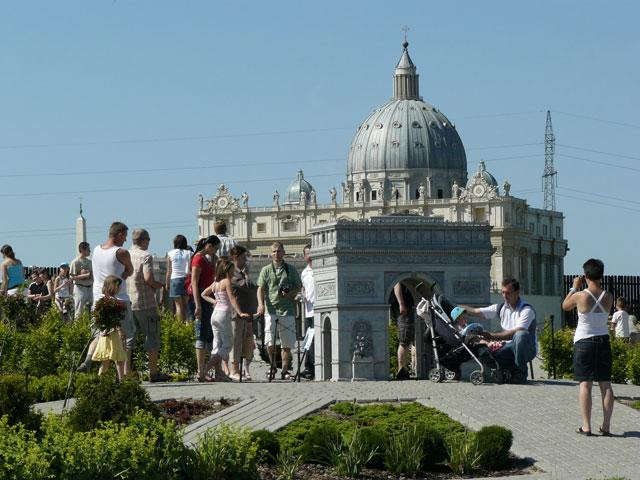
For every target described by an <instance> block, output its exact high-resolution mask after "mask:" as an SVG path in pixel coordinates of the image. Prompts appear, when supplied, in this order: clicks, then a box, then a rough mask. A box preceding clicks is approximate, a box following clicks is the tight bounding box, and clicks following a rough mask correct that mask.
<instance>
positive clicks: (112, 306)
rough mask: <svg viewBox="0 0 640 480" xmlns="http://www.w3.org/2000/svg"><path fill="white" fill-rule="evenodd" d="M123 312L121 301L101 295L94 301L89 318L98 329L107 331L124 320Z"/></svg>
mask: <svg viewBox="0 0 640 480" xmlns="http://www.w3.org/2000/svg"><path fill="white" fill-rule="evenodd" d="M124 312H125V306H124V304H123V303H122V302H120V301H118V300H116V299H115V298H113V297H102V298H101V299H100V300H98V301H97V302H96V306H95V308H94V309H93V312H91V318H92V319H93V323H94V324H95V326H96V327H97V328H98V329H99V330H101V331H103V332H108V331H110V330H113V329H114V328H118V327H119V326H120V323H121V322H122V320H124Z"/></svg>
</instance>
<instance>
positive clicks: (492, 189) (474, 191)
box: [460, 161, 500, 201]
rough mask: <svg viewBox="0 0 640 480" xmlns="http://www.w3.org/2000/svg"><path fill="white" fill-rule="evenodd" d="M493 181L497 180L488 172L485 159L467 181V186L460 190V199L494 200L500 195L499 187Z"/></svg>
mask: <svg viewBox="0 0 640 480" xmlns="http://www.w3.org/2000/svg"><path fill="white" fill-rule="evenodd" d="M493 182H495V180H494V179H493V177H492V176H491V174H489V172H487V169H486V167H485V165H484V162H483V161H480V164H479V165H478V171H477V172H476V173H475V174H474V175H473V177H472V178H471V179H470V180H469V182H467V187H466V188H462V189H461V192H460V200H462V201H465V200H466V201H469V200H472V199H473V200H493V199H495V198H498V197H499V196H500V194H499V192H498V187H497V185H495V184H494V183H493Z"/></svg>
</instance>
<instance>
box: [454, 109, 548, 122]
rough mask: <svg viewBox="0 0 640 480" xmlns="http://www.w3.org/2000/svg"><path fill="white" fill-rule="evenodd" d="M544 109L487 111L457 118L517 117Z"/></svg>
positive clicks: (540, 111) (457, 118)
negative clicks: (503, 111)
mask: <svg viewBox="0 0 640 480" xmlns="http://www.w3.org/2000/svg"><path fill="white" fill-rule="evenodd" d="M542 112H543V110H529V111H526V112H505V113H487V114H480V115H467V116H465V117H456V120H474V119H476V118H497V117H515V116H517V115H531V114H534V113H542Z"/></svg>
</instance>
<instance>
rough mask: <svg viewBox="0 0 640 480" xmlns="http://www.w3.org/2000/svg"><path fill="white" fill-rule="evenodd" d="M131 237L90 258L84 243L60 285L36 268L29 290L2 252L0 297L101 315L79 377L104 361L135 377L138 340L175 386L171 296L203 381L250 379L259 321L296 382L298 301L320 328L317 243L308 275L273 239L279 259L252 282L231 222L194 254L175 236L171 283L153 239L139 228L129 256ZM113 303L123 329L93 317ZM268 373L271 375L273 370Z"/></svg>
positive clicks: (42, 308) (285, 375)
mask: <svg viewBox="0 0 640 480" xmlns="http://www.w3.org/2000/svg"><path fill="white" fill-rule="evenodd" d="M128 231H129V229H128V227H127V226H126V225H125V224H123V223H121V222H114V223H113V224H112V225H111V227H110V229H109V232H108V237H107V239H106V240H105V242H104V243H102V244H101V245H98V246H97V247H95V248H94V249H93V252H91V248H90V245H89V244H88V243H87V242H82V243H80V244H79V245H78V256H77V257H76V258H75V259H74V260H73V261H72V262H71V263H70V264H67V263H63V264H61V265H60V266H59V268H58V273H57V275H56V276H55V278H54V279H53V280H52V279H51V278H50V276H49V271H48V270H47V269H44V268H43V269H38V268H34V269H32V271H31V274H30V275H31V283H30V284H29V285H28V287H27V288H26V289H23V286H24V284H25V278H24V268H23V265H22V262H21V261H20V260H19V259H18V258H16V256H15V254H14V252H13V249H12V248H11V247H10V246H9V245H5V246H3V247H2V255H3V262H2V266H1V270H2V280H3V281H2V289H1V290H0V292H1V293H2V294H6V295H17V294H19V293H21V292H22V293H24V294H25V298H26V299H27V301H30V302H33V303H34V304H35V306H36V314H37V315H41V314H42V313H44V312H46V311H47V310H49V309H50V308H51V306H52V305H55V307H56V308H58V309H59V310H60V312H61V313H62V314H63V316H65V315H66V317H64V318H66V319H68V321H71V320H72V318H73V316H75V317H76V318H77V317H78V316H79V315H81V314H82V313H83V312H91V311H93V312H94V315H93V317H94V323H93V328H92V341H91V343H90V344H89V346H88V348H87V355H86V358H84V360H83V361H82V363H81V364H80V365H79V366H78V371H89V370H90V369H91V368H92V367H93V366H94V364H96V363H99V364H100V370H99V371H100V373H103V372H104V371H106V370H107V369H108V368H109V365H110V364H111V363H112V362H113V363H114V364H115V366H116V370H117V373H118V376H119V377H122V376H126V375H131V374H132V365H131V360H132V359H131V354H132V351H133V350H134V349H135V346H136V336H137V334H138V333H141V334H142V337H143V338H144V351H145V352H146V353H147V356H148V359H149V360H148V361H149V364H148V368H149V380H150V381H151V382H159V381H166V380H168V379H169V376H168V375H166V374H165V373H162V372H160V371H159V370H158V352H159V348H160V328H161V322H160V312H159V307H160V305H161V304H162V303H164V302H165V299H166V296H168V300H169V302H170V304H171V306H172V307H173V309H174V311H175V315H176V317H177V318H178V319H179V320H180V321H183V322H185V323H192V325H193V328H194V332H195V345H194V347H195V358H196V360H197V373H196V380H197V381H199V382H212V381H218V382H228V381H232V380H236V381H237V380H240V379H241V377H242V378H243V379H244V380H251V371H250V365H251V361H252V359H253V353H254V349H255V339H256V335H258V334H261V333H262V329H259V328H258V325H257V324H258V322H261V327H262V328H263V329H264V333H263V334H262V335H263V336H264V345H265V351H266V354H267V355H268V357H269V360H270V363H271V365H273V366H274V367H273V369H275V365H276V361H275V360H276V355H277V353H278V352H276V349H275V344H276V343H279V345H281V355H280V356H281V372H280V378H282V379H290V378H292V355H291V351H292V348H293V347H294V343H295V342H296V325H295V315H296V304H299V303H300V302H303V305H304V307H303V311H304V317H305V323H306V325H307V327H308V328H309V327H312V326H313V302H314V300H315V285H314V282H313V270H312V267H311V264H312V262H311V257H310V246H306V247H305V248H304V252H305V260H306V262H307V267H306V268H305V269H304V271H303V272H302V278H301V276H300V274H299V273H298V271H297V270H296V268H295V266H294V265H290V264H288V263H287V262H285V260H284V255H285V250H284V246H283V244H282V243H280V242H276V243H274V244H273V245H272V248H271V254H272V255H271V256H272V262H271V263H270V264H269V265H267V266H266V267H264V268H262V270H261V271H260V272H259V275H258V277H257V279H254V276H253V275H252V274H250V272H249V268H248V266H249V265H248V256H249V252H248V251H247V249H246V248H245V247H243V246H242V245H239V244H237V243H236V242H235V241H234V239H233V238H232V237H231V236H229V235H228V234H227V231H226V223H225V222H224V221H219V222H217V223H216V225H215V232H216V234H215V235H211V236H208V237H205V238H202V239H200V240H199V241H198V243H197V244H196V245H195V248H192V247H191V246H189V244H188V242H187V239H186V237H185V236H184V235H176V237H175V238H174V240H173V249H171V250H170V251H169V252H168V253H167V255H166V277H165V278H163V279H156V278H155V277H154V260H153V256H152V255H151V253H150V252H149V251H148V250H149V245H150V242H151V237H150V235H149V232H148V231H147V230H145V229H143V228H137V229H135V230H133V232H132V235H131V237H132V238H131V240H132V244H133V245H132V247H131V249H126V248H125V247H124V244H125V242H126V240H127V236H128ZM92 253H93V255H91V254H92ZM90 257H91V258H90ZM303 279H304V281H303ZM114 302H115V303H114ZM114 305H116V306H117V308H119V309H120V310H121V312H120V313H121V317H122V318H121V321H120V322H119V325H118V326H117V327H114V328H109V327H108V326H105V325H99V324H97V323H96V321H95V318H97V317H99V316H100V315H96V314H95V313H96V311H98V310H99V311H100V312H99V313H100V314H102V313H103V312H108V309H109V308H111V307H113V306H114ZM71 312H74V314H73V316H71V315H70V313H71ZM105 315H106V316H108V313H105V314H104V315H103V316H105ZM101 326H102V327H104V328H100V327H101ZM116 334H117V335H116ZM278 340H279V341H278ZM270 374H271V376H272V377H271V378H273V377H274V376H275V374H276V371H275V370H273V371H271V372H270ZM301 376H302V377H304V378H313V351H311V352H308V355H307V356H306V361H305V364H304V370H303V371H302V372H301Z"/></svg>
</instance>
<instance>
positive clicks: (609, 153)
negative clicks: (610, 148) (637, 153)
mask: <svg viewBox="0 0 640 480" xmlns="http://www.w3.org/2000/svg"><path fill="white" fill-rule="evenodd" d="M558 146H559V147H564V148H571V149H573V150H582V151H583V152H591V153H599V154H600V155H608V156H610V157H620V158H627V159H629V160H638V161H640V157H634V156H632V155H624V154H622V153H611V152H603V151H602V150H593V149H590V148H583V147H576V146H573V145H564V144H560V143H559V144H558Z"/></svg>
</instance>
